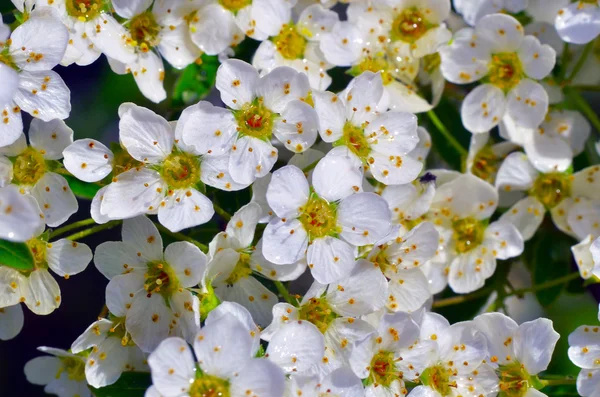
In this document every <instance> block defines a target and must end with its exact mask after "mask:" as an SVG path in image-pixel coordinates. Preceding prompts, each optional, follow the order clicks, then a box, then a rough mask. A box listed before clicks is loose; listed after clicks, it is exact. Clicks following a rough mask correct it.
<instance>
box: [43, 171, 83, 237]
mask: <svg viewBox="0 0 600 397" xmlns="http://www.w3.org/2000/svg"><path fill="white" fill-rule="evenodd" d="M31 195H32V196H33V197H35V199H36V201H37V203H38V205H39V206H40V209H41V210H42V212H43V213H44V220H45V221H46V224H47V225H48V226H52V227H54V226H58V225H60V224H62V223H64V222H65V221H66V220H67V219H69V217H70V216H71V215H72V214H74V213H75V212H77V209H78V208H79V205H78V204H77V199H76V198H75V195H74V194H73V192H72V191H71V188H70V187H69V184H68V183H67V180H66V179H65V178H64V177H63V176H61V175H58V174H55V173H53V172H47V173H45V174H44V176H43V177H42V178H41V179H40V180H39V181H37V183H36V184H35V186H34V187H33V189H32V190H31Z"/></svg>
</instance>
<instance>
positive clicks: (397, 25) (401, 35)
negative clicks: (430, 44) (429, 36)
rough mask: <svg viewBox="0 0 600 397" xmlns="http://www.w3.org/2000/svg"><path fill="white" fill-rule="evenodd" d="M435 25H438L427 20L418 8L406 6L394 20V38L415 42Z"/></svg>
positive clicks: (392, 32) (392, 33)
mask: <svg viewBox="0 0 600 397" xmlns="http://www.w3.org/2000/svg"><path fill="white" fill-rule="evenodd" d="M435 26H437V25H435V24H432V23H430V22H428V21H427V19H426V18H425V17H424V16H423V14H422V13H421V11H420V10H419V9H418V8H416V7H411V8H405V9H404V10H402V11H401V12H399V13H398V14H397V15H396V18H394V21H393V22H392V31H391V35H392V40H394V41H396V40H401V41H404V42H407V43H414V42H415V41H417V40H418V39H420V38H421V37H423V35H425V33H427V31H428V30H429V29H431V28H433V27H435Z"/></svg>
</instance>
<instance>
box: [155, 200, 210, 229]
mask: <svg viewBox="0 0 600 397" xmlns="http://www.w3.org/2000/svg"><path fill="white" fill-rule="evenodd" d="M214 213H215V211H214V208H213V204H212V201H210V200H209V199H208V197H206V196H205V195H203V194H202V193H200V192H199V191H197V190H196V189H189V190H188V189H183V190H175V191H174V192H173V194H172V195H171V196H167V197H166V203H165V205H164V206H163V205H162V203H161V206H160V207H159V209H158V220H159V222H160V223H161V224H162V225H163V226H165V227H166V228H167V229H169V230H170V231H172V232H178V231H180V230H183V229H187V228H189V227H194V226H198V225H202V224H204V223H206V222H208V221H210V220H211V218H212V217H213V215H214Z"/></svg>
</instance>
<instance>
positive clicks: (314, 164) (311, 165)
mask: <svg viewBox="0 0 600 397" xmlns="http://www.w3.org/2000/svg"><path fill="white" fill-rule="evenodd" d="M319 161H321V159H319V160H317V161H315V162H314V163H311V164H309V165H307V166H306V167H304V168H302V172H304V173H307V172H309V171H311V170H312V169H313V168H315V167H316V166H317V164H319Z"/></svg>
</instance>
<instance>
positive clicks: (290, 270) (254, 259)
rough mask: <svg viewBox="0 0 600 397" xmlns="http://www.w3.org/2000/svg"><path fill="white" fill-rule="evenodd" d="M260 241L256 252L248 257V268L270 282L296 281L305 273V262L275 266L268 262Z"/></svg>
mask: <svg viewBox="0 0 600 397" xmlns="http://www.w3.org/2000/svg"><path fill="white" fill-rule="evenodd" d="M262 246H263V243H262V239H260V240H259V241H258V243H257V244H256V250H255V251H254V252H253V253H252V255H251V257H250V266H251V267H252V269H253V270H255V271H257V272H259V273H260V274H262V275H263V276H265V277H267V278H269V279H271V280H279V281H291V280H296V279H297V278H298V277H300V276H301V275H302V274H304V272H305V271H306V261H305V260H300V261H298V262H296V263H292V264H291V265H276V264H274V263H272V262H269V261H268V260H267V259H266V258H265V257H264V255H263V252H262Z"/></svg>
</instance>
